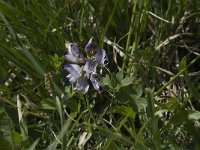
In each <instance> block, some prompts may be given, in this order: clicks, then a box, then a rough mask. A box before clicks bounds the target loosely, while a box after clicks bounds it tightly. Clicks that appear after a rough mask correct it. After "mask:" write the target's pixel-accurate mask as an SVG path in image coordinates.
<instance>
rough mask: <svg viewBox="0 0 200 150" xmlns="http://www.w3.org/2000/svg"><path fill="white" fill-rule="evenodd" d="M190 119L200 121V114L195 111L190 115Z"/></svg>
mask: <svg viewBox="0 0 200 150" xmlns="http://www.w3.org/2000/svg"><path fill="white" fill-rule="evenodd" d="M188 119H190V120H197V121H198V120H200V112H199V111H194V112H191V113H190V114H189V115H188Z"/></svg>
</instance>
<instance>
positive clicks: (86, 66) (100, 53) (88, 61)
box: [64, 38, 108, 93]
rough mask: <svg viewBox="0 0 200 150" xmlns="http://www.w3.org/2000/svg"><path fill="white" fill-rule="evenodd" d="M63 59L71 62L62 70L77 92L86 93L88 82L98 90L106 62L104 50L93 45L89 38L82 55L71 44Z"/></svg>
mask: <svg viewBox="0 0 200 150" xmlns="http://www.w3.org/2000/svg"><path fill="white" fill-rule="evenodd" d="M64 57H65V59H66V60H68V61H69V62H71V64H66V65H65V66H64V70H66V71H67V72H68V73H69V75H68V76H67V78H68V79H69V82H70V83H71V84H75V86H76V89H77V90H78V91H79V92H83V93H87V92H88V90H89V82H91V83H92V85H93V87H94V88H95V89H96V90H99V86H100V84H99V78H100V76H101V74H102V68H103V66H104V64H105V63H106V62H107V61H108V59H107V56H106V51H105V50H103V49H100V48H99V47H98V46H97V45H96V44H94V43H93V42H92V38H91V39H90V40H89V42H88V43H87V45H86V46H85V50H84V54H83V53H82V52H81V51H80V50H79V48H78V47H77V45H76V44H75V43H73V44H71V45H70V46H69V49H68V52H66V53H65V55H64Z"/></svg>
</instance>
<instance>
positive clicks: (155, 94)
mask: <svg viewBox="0 0 200 150" xmlns="http://www.w3.org/2000/svg"><path fill="white" fill-rule="evenodd" d="M199 58H200V55H198V56H197V57H196V58H194V59H193V60H192V61H191V62H190V63H189V64H188V65H187V66H186V67H185V68H183V69H182V70H181V71H180V72H179V73H177V74H176V75H175V76H174V77H172V78H171V80H169V81H168V82H167V83H166V84H165V85H163V87H161V88H160V89H159V90H158V91H157V92H155V93H154V96H157V95H159V94H160V93H161V92H162V91H163V90H164V89H165V88H166V87H167V86H168V85H170V84H171V83H172V82H173V81H174V80H175V79H176V78H178V77H179V76H180V75H181V74H183V73H184V72H185V71H186V70H187V69H188V68H189V67H190V66H191V65H193V64H194V63H195V62H196V61H197V60H198V59H199Z"/></svg>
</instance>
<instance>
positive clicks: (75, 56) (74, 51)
mask: <svg viewBox="0 0 200 150" xmlns="http://www.w3.org/2000/svg"><path fill="white" fill-rule="evenodd" d="M64 56H65V58H66V59H67V60H68V61H70V62H73V63H83V62H84V57H83V54H81V53H80V51H79V48H78V47H77V46H76V44H74V43H73V44H72V45H71V46H70V48H69V51H68V52H66V53H65V54H64Z"/></svg>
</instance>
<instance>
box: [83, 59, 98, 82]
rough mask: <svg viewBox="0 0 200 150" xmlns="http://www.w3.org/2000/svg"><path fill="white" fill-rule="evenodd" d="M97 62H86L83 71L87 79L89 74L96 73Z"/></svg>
mask: <svg viewBox="0 0 200 150" xmlns="http://www.w3.org/2000/svg"><path fill="white" fill-rule="evenodd" d="M97 65H98V62H97V61H91V60H87V61H86V64H85V66H84V68H83V70H84V71H85V72H86V75H87V77H88V78H89V76H90V74H91V73H93V72H96V70H97Z"/></svg>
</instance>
